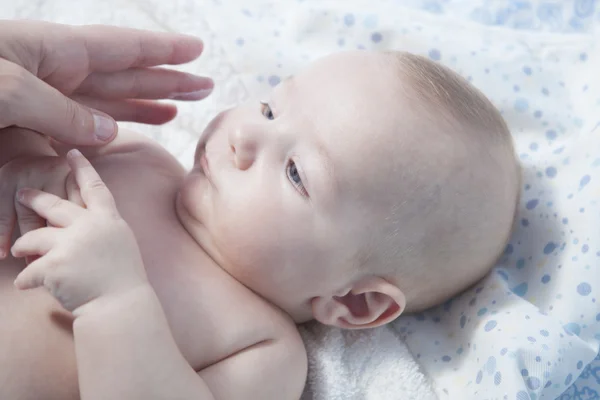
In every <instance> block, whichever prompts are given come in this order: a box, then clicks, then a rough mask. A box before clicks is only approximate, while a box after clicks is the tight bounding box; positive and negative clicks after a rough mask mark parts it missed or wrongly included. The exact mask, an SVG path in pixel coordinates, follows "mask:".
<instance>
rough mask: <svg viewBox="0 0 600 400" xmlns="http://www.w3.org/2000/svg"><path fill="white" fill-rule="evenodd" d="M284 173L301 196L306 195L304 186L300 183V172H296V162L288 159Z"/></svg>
mask: <svg viewBox="0 0 600 400" xmlns="http://www.w3.org/2000/svg"><path fill="white" fill-rule="evenodd" d="M286 173H287V176H288V179H289V180H290V182H291V183H292V185H294V187H295V188H296V190H298V191H299V192H300V194H301V195H302V196H308V192H307V191H306V188H305V187H304V184H303V183H302V178H300V173H299V172H298V168H296V163H295V162H294V161H292V160H290V161H289V162H288V164H287V167H286Z"/></svg>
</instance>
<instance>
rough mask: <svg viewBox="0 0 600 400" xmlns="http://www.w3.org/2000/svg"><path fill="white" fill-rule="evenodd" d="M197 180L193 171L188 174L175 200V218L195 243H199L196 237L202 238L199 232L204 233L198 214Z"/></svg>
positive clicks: (199, 189) (199, 213)
mask: <svg viewBox="0 0 600 400" xmlns="http://www.w3.org/2000/svg"><path fill="white" fill-rule="evenodd" d="M198 178H199V177H198V176H197V174H195V173H194V172H193V170H192V171H191V172H190V173H188V175H187V176H186V177H185V179H184V181H183V183H182V185H181V187H180V188H179V190H178V191H177V196H176V198H175V213H176V214H177V218H178V219H179V222H181V225H183V227H184V228H185V229H186V230H187V231H188V233H189V234H190V235H191V236H192V237H193V238H194V239H195V240H196V241H199V240H198V239H199V238H197V237H196V236H203V234H202V233H201V232H205V231H206V227H205V225H204V224H203V222H202V215H201V212H200V204H201V195H200V193H202V190H201V185H200V182H198Z"/></svg>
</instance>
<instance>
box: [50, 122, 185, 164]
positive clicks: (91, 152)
mask: <svg viewBox="0 0 600 400" xmlns="http://www.w3.org/2000/svg"><path fill="white" fill-rule="evenodd" d="M52 147H53V148H54V150H55V151H56V152H57V153H58V154H59V155H65V154H66V153H67V152H68V151H69V150H70V149H71V148H73V147H72V146H68V145H64V144H59V143H57V142H53V144H52ZM78 150H80V151H81V152H82V153H83V154H84V155H85V156H86V157H87V158H89V159H90V160H91V161H92V162H94V161H96V162H97V161H101V160H103V159H105V158H110V159H115V158H121V159H123V158H124V157H125V156H127V158H131V157H132V156H135V158H136V162H141V163H142V164H144V165H147V163H151V164H152V165H153V166H160V167H162V168H167V169H175V170H177V171H178V172H183V167H182V166H181V164H179V162H178V161H177V159H175V157H173V155H172V154H171V153H169V152H168V151H167V150H166V149H165V148H164V147H163V146H162V145H161V144H160V143H158V142H157V141H155V140H153V139H151V138H150V137H147V136H145V135H144V134H142V133H139V132H135V131H131V130H128V129H119V133H118V135H117V137H116V138H115V139H114V140H113V141H111V142H110V143H108V144H106V145H104V146H84V147H78Z"/></svg>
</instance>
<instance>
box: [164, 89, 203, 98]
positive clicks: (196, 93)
mask: <svg viewBox="0 0 600 400" xmlns="http://www.w3.org/2000/svg"><path fill="white" fill-rule="evenodd" d="M212 91H213V88H209V89H202V90H196V91H194V92H187V93H173V94H171V95H170V96H169V99H172V100H201V99H203V98H205V97H206V96H208V95H209V94H210V93H211V92H212Z"/></svg>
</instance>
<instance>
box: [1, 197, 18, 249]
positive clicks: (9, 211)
mask: <svg viewBox="0 0 600 400" xmlns="http://www.w3.org/2000/svg"><path fill="white" fill-rule="evenodd" d="M10 197H12V195H11V196H10ZM15 222H16V213H15V207H14V202H13V201H12V199H11V200H9V201H6V199H2V200H0V260H3V259H4V258H6V256H7V255H8V251H9V249H10V242H11V239H12V235H13V230H14V228H15Z"/></svg>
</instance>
